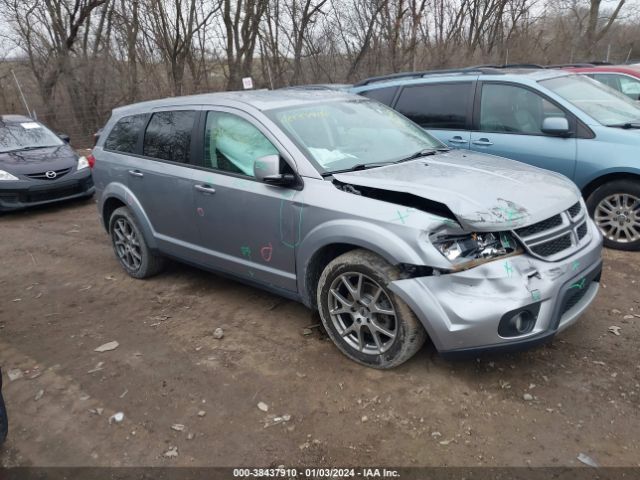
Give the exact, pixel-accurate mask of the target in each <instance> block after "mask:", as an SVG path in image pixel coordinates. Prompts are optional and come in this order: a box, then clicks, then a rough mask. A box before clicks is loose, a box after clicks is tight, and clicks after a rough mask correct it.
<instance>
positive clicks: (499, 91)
mask: <svg viewBox="0 0 640 480" xmlns="http://www.w3.org/2000/svg"><path fill="white" fill-rule="evenodd" d="M547 117H563V118H566V115H565V113H564V112H563V111H562V110H561V109H560V108H558V107H557V106H556V105H554V104H553V103H551V102H549V101H548V100H546V99H544V98H543V97H541V96H540V95H538V94H537V93H535V92H533V91H531V90H529V89H526V88H522V87H519V86H516V85H506V84H499V83H495V84H492V83H485V84H484V85H483V86H482V97H481V100H480V131H481V132H497V133H520V134H529V135H544V134H543V133H542V130H541V128H542V122H543V121H544V119H545V118H547Z"/></svg>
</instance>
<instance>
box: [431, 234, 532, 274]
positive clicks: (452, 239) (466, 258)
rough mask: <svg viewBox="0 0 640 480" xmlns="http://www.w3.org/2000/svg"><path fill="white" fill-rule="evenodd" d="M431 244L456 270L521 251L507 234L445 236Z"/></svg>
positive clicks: (511, 236) (513, 239)
mask: <svg viewBox="0 0 640 480" xmlns="http://www.w3.org/2000/svg"><path fill="white" fill-rule="evenodd" d="M432 243H433V246H434V247H436V248H437V249H438V251H439V252H440V253H442V255H444V256H445V257H446V258H447V259H448V260H449V261H450V262H451V263H453V264H454V265H455V266H456V269H459V268H468V267H471V266H474V265H477V264H479V263H484V262H485V261H489V260H492V259H494V258H498V257H502V256H505V255H510V254H512V253H519V252H520V251H521V249H520V247H519V246H518V244H517V243H516V240H515V238H514V237H513V235H511V233H509V232H500V233H471V234H463V235H447V236H445V237H438V238H435V239H433V242H432Z"/></svg>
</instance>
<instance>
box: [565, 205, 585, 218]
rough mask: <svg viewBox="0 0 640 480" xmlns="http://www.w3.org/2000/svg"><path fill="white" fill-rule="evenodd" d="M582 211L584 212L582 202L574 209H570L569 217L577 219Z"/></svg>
mask: <svg viewBox="0 0 640 480" xmlns="http://www.w3.org/2000/svg"><path fill="white" fill-rule="evenodd" d="M581 210H582V205H581V204H580V202H578V203H576V204H575V205H574V206H573V207H571V208H569V210H567V211H568V212H569V215H571V218H575V217H577V216H578V214H579V213H580V211H581Z"/></svg>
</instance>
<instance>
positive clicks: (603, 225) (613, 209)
mask: <svg viewBox="0 0 640 480" xmlns="http://www.w3.org/2000/svg"><path fill="white" fill-rule="evenodd" d="M594 220H595V222H596V225H598V228H599V229H600V231H601V232H602V235H604V236H605V237H606V238H607V239H609V240H611V241H612V242H619V243H631V242H636V241H638V240H640V198H638V197H636V196H634V195H630V194H627V193H616V194H615V195H609V196H608V197H605V198H603V199H602V200H601V201H600V203H599V204H598V205H597V206H596V208H595V212H594Z"/></svg>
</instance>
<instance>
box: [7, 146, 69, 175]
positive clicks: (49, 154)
mask: <svg viewBox="0 0 640 480" xmlns="http://www.w3.org/2000/svg"><path fill="white" fill-rule="evenodd" d="M77 163H78V154H77V153H76V152H75V151H74V150H73V149H72V148H71V147H70V146H69V145H67V144H64V145H58V146H55V147H45V148H36V149H34V150H16V151H13V152H6V153H0V170H4V171H6V172H9V173H11V174H22V175H24V174H30V173H40V172H44V171H46V170H62V169H63V168H69V167H73V166H75V165H77Z"/></svg>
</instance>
